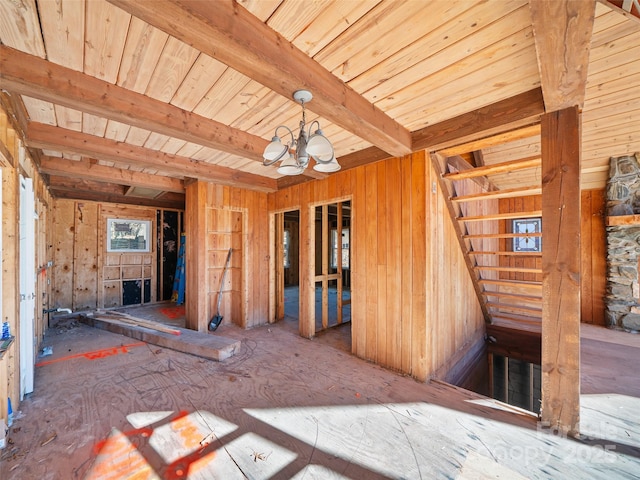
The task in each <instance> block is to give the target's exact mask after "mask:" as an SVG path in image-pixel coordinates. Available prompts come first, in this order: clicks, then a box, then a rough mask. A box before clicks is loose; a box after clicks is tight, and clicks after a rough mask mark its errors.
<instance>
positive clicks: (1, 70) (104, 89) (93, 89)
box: [0, 45, 269, 162]
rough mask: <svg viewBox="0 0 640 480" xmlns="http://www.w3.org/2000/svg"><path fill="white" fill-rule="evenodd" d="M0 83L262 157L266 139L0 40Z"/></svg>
mask: <svg viewBox="0 0 640 480" xmlns="http://www.w3.org/2000/svg"><path fill="white" fill-rule="evenodd" d="M0 88H2V89H5V90H7V91H9V92H13V93H18V94H21V95H28V96H30V97H33V98H37V99H40V100H44V101H47V102H51V103H54V104H57V105H62V106H65V107H68V108H72V109H75V110H79V111H82V112H87V113H91V114H93V115H97V116H98V117H104V118H108V119H110V120H115V121H118V122H122V123H125V124H127V125H133V126H135V127H139V128H144V129H146V130H151V131H153V132H157V133H161V134H163V135H168V136H169V137H174V138H179V139H181V140H185V141H187V142H193V143H196V144H198V145H203V146H205V147H209V148H213V149H215V150H220V151H223V152H227V153H231V154H233V155H239V156H241V157H244V158H249V159H251V160H255V161H258V162H262V152H263V151H264V149H265V147H266V146H267V144H268V143H269V141H268V140H266V139H264V138H261V137H258V136H256V135H251V134H249V133H246V132H244V131H242V130H238V129H234V128H231V127H229V126H227V125H224V124H222V123H219V122H216V121H214V120H211V119H209V118H205V117H202V116H200V115H196V114H195V113H192V112H188V111H186V110H183V109H181V108H178V107H175V106H173V105H171V104H168V103H164V102H161V101H158V100H155V99H153V98H151V97H148V96H146V95H142V94H140V93H137V92H134V91H132V90H127V89H126V88H122V87H119V86H118V85H113V84H111V83H108V82H105V81H103V80H100V79H98V78H95V77H92V76H90V75H85V74H84V73H82V72H78V71H75V70H72V69H70V68H66V67H63V66H60V65H57V64H55V63H52V62H48V61H47V60H44V59H42V58H40V57H36V56H34V55H29V54H27V53H24V52H20V51H19V50H15V49H13V48H10V47H6V46H3V45H0Z"/></svg>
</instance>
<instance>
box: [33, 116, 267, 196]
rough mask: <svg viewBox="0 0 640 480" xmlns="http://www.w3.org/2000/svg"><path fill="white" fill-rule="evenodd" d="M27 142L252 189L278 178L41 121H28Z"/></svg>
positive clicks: (264, 188) (35, 145)
mask: <svg viewBox="0 0 640 480" xmlns="http://www.w3.org/2000/svg"><path fill="white" fill-rule="evenodd" d="M26 143H27V145H28V146H29V147H33V148H42V149H48V150H57V151H60V152H65V153H75V154H79V155H85V156H88V157H93V158H97V159H100V160H108V161H112V162H118V163H123V162H125V163H128V164H130V165H137V166H140V167H144V168H155V169H158V170H160V171H164V172H171V173H172V174H175V175H180V176H184V177H192V178H198V179H200V180H204V181H207V182H213V183H219V184H222V185H230V186H236V187H242V188H247V189H250V190H260V191H267V192H271V191H275V190H276V187H277V185H276V180H275V179H271V178H268V177H263V176H260V175H255V174H252V173H246V172H241V171H239V170H234V169H232V168H228V167H223V166H220V165H215V164H211V163H206V162H200V161H196V160H191V159H189V158H186V157H180V156H178V155H171V154H168V153H164V152H160V151H157V150H151V149H148V148H144V147H138V146H135V145H131V144H128V143H123V142H117V141H115V140H109V139H106V138H102V137H97V136H94V135H88V134H86V133H81V132H76V131H74V130H67V129H64V128H59V127H52V126H50V125H44V124H42V123H30V124H29V126H28V128H27V132H26Z"/></svg>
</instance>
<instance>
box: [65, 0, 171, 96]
mask: <svg viewBox="0 0 640 480" xmlns="http://www.w3.org/2000/svg"><path fill="white" fill-rule="evenodd" d="M80 3H82V2H80ZM168 37H169V35H167V34H166V33H164V32H162V31H160V30H158V29H157V28H154V27H152V26H151V25H149V24H148V23H145V22H143V21H142V20H140V19H139V18H136V17H132V18H131V24H130V25H129V31H128V32H127V39H126V42H125V45H124V53H123V55H122V63H121V64H120V70H119V71H118V81H117V84H118V85H120V86H121V87H124V88H126V89H129V90H133V91H134V92H138V93H144V92H145V90H146V89H147V87H148V86H149V82H150V81H151V76H152V75H153V72H154V71H155V69H156V65H158V61H159V60H160V55H162V52H163V49H164V45H165V44H166V43H167V39H168ZM55 63H60V62H55ZM62 65H64V64H62ZM65 66H68V65H65Z"/></svg>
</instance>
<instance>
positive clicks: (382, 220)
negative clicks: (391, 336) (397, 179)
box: [367, 162, 393, 365]
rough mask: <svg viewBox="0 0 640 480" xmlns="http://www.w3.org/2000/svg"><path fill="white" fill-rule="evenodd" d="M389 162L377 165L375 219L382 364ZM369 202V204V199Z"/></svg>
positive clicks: (382, 357)
mask: <svg viewBox="0 0 640 480" xmlns="http://www.w3.org/2000/svg"><path fill="white" fill-rule="evenodd" d="M388 164H389V162H378V163H376V164H375V167H376V183H377V192H376V193H375V194H374V195H376V198H375V202H376V204H377V209H378V211H377V215H376V218H375V219H374V220H373V221H374V222H375V224H376V227H377V228H376V233H375V235H376V251H377V257H378V261H377V263H376V269H377V272H376V273H375V274H374V275H376V276H377V280H378V286H377V287H378V293H377V306H378V309H377V315H376V317H377V321H376V322H375V323H376V327H375V328H376V340H377V342H376V361H377V362H379V363H380V364H382V365H389V360H388V354H389V352H388V350H387V335H388V331H387V330H388V327H389V323H388V322H387V302H388V300H389V295H388V294H389V289H388V285H387V283H388V281H389V277H388V274H389V271H390V269H391V268H393V267H392V266H390V265H388V264H387V240H388V238H387V237H388V235H389V232H388V230H387V224H386V219H387V217H388V215H387V195H388V194H389V195H390V194H391V193H390V192H387V181H386V180H387V165H388ZM367 204H369V202H368V200H367Z"/></svg>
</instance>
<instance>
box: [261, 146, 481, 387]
mask: <svg viewBox="0 0 640 480" xmlns="http://www.w3.org/2000/svg"><path fill="white" fill-rule="evenodd" d="M347 199H350V200H351V202H352V218H351V231H350V235H351V260H352V264H351V280H352V286H351V299H352V303H351V318H352V320H351V322H352V327H351V328H352V351H353V353H354V354H356V355H357V356H359V357H361V358H364V359H367V360H370V361H373V362H376V363H378V364H380V365H383V366H386V367H390V368H393V369H396V370H399V371H401V372H404V373H407V374H411V375H413V376H414V377H416V378H418V379H420V380H425V379H427V378H428V377H429V376H431V375H432V374H433V373H434V372H435V371H436V370H437V369H438V368H439V367H440V366H442V365H444V364H445V363H446V362H447V361H448V360H449V359H450V358H451V357H452V356H453V354H454V353H456V351H458V350H459V349H460V348H462V347H463V346H465V344H466V343H467V342H468V341H469V340H470V339H472V338H474V335H475V336H476V337H477V333H478V331H480V330H482V329H483V328H484V323H483V318H482V313H481V310H480V306H479V304H478V301H477V297H476V295H475V293H474V290H473V286H472V284H471V280H470V278H469V274H468V271H467V269H466V266H465V263H464V259H463V257H462V253H461V252H460V248H459V246H458V243H457V240H456V236H455V231H454V229H453V225H452V224H451V220H450V218H449V215H448V213H447V211H446V206H445V203H444V198H443V193H442V192H441V191H440V190H439V188H438V186H437V181H436V177H435V173H434V172H433V170H432V168H431V163H430V162H427V161H426V160H425V155H424V152H420V153H416V154H413V155H410V156H406V157H403V158H395V159H390V160H385V161H381V162H377V163H373V164H369V165H366V166H362V167H358V168H354V169H350V170H346V171H343V172H338V173H335V174H332V175H330V176H329V177H328V178H327V179H325V180H321V181H312V182H308V183H304V184H301V185H297V186H293V187H290V188H288V189H285V190H281V191H278V192H276V193H273V194H269V211H270V212H280V211H285V210H291V209H298V208H299V209H300V245H301V251H300V256H301V266H302V267H301V278H300V304H301V312H300V318H301V325H300V332H301V334H302V335H308V333H309V332H312V331H313V330H312V328H311V327H312V324H313V315H314V308H313V307H314V284H313V273H314V265H313V261H314V260H313V259H314V254H313V252H309V250H308V248H305V246H309V245H313V244H314V242H313V241H312V235H313V234H314V222H313V218H314V217H313V208H314V207H315V205H318V204H322V203H331V202H335V201H340V200H347Z"/></svg>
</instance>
